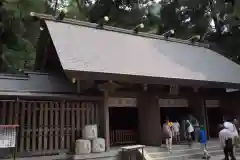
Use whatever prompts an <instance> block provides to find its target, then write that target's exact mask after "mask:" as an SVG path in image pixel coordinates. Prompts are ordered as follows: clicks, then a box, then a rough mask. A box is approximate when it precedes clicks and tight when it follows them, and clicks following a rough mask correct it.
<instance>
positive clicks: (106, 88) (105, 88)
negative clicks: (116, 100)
mask: <svg viewBox="0 0 240 160" xmlns="http://www.w3.org/2000/svg"><path fill="white" fill-rule="evenodd" d="M117 87H118V85H117V84H115V83H113V82H112V81H110V82H107V83H104V84H101V85H99V89H100V90H101V91H102V92H103V96H104V100H103V117H104V120H103V123H104V124H103V125H104V138H105V145H106V151H108V150H109V149H110V130H109V108H108V96H109V93H111V92H114V91H115V89H116V88H117Z"/></svg>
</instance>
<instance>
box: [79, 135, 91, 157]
mask: <svg viewBox="0 0 240 160" xmlns="http://www.w3.org/2000/svg"><path fill="white" fill-rule="evenodd" d="M75 153H76V154H89V153H91V141H90V140H85V139H78V140H76V147H75Z"/></svg>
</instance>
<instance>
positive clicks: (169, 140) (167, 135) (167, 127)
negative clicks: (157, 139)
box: [163, 119, 173, 152]
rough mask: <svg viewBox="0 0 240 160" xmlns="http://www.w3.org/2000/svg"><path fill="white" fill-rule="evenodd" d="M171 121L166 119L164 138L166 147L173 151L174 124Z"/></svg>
mask: <svg viewBox="0 0 240 160" xmlns="http://www.w3.org/2000/svg"><path fill="white" fill-rule="evenodd" d="M171 124H172V123H171V122H170V121H169V120H168V119H166V120H165V123H164V124H163V138H164V140H165V142H166V148H167V149H168V151H169V152H172V135H173V134H172V126H171Z"/></svg>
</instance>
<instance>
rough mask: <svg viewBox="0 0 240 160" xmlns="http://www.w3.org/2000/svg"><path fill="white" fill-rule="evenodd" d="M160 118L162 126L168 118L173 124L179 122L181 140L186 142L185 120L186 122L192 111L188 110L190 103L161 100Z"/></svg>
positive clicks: (176, 100) (181, 100)
mask: <svg viewBox="0 0 240 160" xmlns="http://www.w3.org/2000/svg"><path fill="white" fill-rule="evenodd" d="M159 106H160V116H161V126H162V125H163V123H164V122H165V120H166V118H168V119H169V120H170V121H171V122H178V123H179V124H180V140H181V141H183V140H185V136H184V135H185V132H184V120H186V118H187V116H188V114H189V113H190V109H189V108H188V101H187V100H185V99H160V100H159Z"/></svg>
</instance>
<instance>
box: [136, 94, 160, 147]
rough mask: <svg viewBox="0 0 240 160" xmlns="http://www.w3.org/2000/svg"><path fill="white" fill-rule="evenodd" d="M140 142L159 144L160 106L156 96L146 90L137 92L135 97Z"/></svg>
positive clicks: (152, 144)
mask: <svg viewBox="0 0 240 160" xmlns="http://www.w3.org/2000/svg"><path fill="white" fill-rule="evenodd" d="M137 108H138V119H139V136H140V143H141V144H144V145H151V146H160V145H161V124H160V107H159V105H158V98H157V97H156V96H155V95H153V94H149V93H148V92H142V93H139V95H138V97H137Z"/></svg>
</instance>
